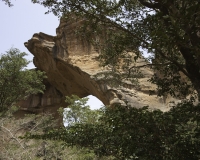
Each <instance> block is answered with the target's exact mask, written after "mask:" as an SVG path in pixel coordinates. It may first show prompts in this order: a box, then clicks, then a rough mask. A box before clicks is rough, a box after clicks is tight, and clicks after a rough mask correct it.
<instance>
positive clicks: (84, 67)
mask: <svg viewBox="0 0 200 160" xmlns="http://www.w3.org/2000/svg"><path fill="white" fill-rule="evenodd" d="M81 24H82V22H81V21H71V20H68V21H67V20H65V21H64V20H61V22H60V25H59V27H58V28H57V29H56V33H57V35H56V36H50V35H47V34H45V33H36V34H34V35H33V37H32V38H31V39H30V40H28V42H26V43H25V46H26V47H27V48H28V50H29V51H30V52H31V53H32V54H33V55H34V64H35V66H36V67H37V68H38V69H40V70H42V71H45V72H46V74H47V77H48V79H47V81H48V83H49V87H50V88H52V91H53V92H51V94H52V95H51V96H50V97H54V98H52V99H51V98H50V99H51V100H49V101H48V98H45V94H46V95H48V88H47V90H46V91H45V94H44V95H43V96H42V98H40V100H38V99H39V97H38V96H35V97H32V98H33V99H35V100H34V102H33V103H31V104H30V103H28V102H27V103H28V104H27V105H26V106H32V107H31V108H34V107H36V108H40V109H41V108H43V109H45V108H46V107H45V106H44V105H42V104H43V103H42V102H44V101H45V100H43V99H46V101H45V102H46V104H47V106H48V105H51V103H52V105H54V107H55V104H57V102H58V101H59V104H60V103H61V101H62V98H63V97H64V96H69V95H72V94H75V95H78V96H79V97H85V96H88V95H93V96H96V97H97V98H98V99H99V100H101V101H102V102H103V103H104V104H105V105H114V104H118V103H121V104H125V103H126V102H127V103H128V104H129V105H131V106H133V107H138V108H139V107H142V106H146V105H148V106H149V107H150V108H152V109H161V110H163V111H166V110H168V109H169V105H170V103H169V102H170V101H171V100H173V99H171V98H170V99H169V98H167V97H164V98H162V97H157V96H156V94H155V92H156V86H155V85H153V84H151V83H150V82H148V79H149V78H150V77H151V76H152V75H153V71H152V70H151V69H150V68H149V67H145V68H143V69H142V73H143V75H144V77H143V78H140V79H139V82H140V86H139V87H135V86H134V85H133V84H131V83H130V82H124V83H123V85H120V86H118V87H112V86H110V85H109V84H108V83H107V82H106V81H104V80H102V79H98V78H96V77H95V75H97V74H98V73H100V72H104V71H105V70H107V69H106V68H102V67H100V66H99V62H98V53H97V52H96V50H95V47H94V46H92V44H90V43H89V42H87V41H84V40H83V39H81V38H80V37H79V36H78V35H77V34H75V29H76V27H77V26H80V25H81ZM145 64H147V61H145V59H144V58H141V59H139V60H138V62H137V64H136V65H145ZM50 90H51V89H50ZM150 92H151V93H152V95H151V96H150V95H149V94H150ZM58 93H59V94H58ZM46 97H48V96H46ZM56 97H57V98H56ZM58 107H59V106H58ZM43 109H41V110H43Z"/></svg>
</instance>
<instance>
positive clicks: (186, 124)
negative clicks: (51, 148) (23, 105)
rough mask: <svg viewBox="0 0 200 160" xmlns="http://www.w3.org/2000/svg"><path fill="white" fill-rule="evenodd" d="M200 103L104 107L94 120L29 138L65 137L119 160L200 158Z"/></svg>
mask: <svg viewBox="0 0 200 160" xmlns="http://www.w3.org/2000/svg"><path fill="white" fill-rule="evenodd" d="M199 111H200V106H199V105H197V106H194V105H193V104H192V103H190V102H185V103H182V104H178V105H177V106H176V107H174V108H172V109H171V110H170V111H169V112H161V111H159V110H155V111H149V110H148V108H147V107H144V108H140V109H137V108H132V107H128V106H126V107H124V106H123V107H122V106H115V108H110V107H104V108H102V109H101V110H100V112H101V116H100V117H99V120H98V121H96V122H94V123H76V124H74V125H71V126H67V127H66V128H63V129H57V130H51V131H48V132H46V133H45V134H42V135H34V134H31V133H30V134H27V137H29V138H36V139H37V138H39V139H52V140H62V141H64V142H65V143H66V145H67V146H71V147H72V146H77V147H81V148H88V149H89V150H91V151H93V152H94V153H95V154H96V155H97V156H98V157H102V156H112V157H115V159H117V160H124V159H142V160H169V159H171V160H177V159H181V160H188V159H190V160H198V159H199V158H200V151H199V145H200V137H199V135H200V134H199V133H200V130H199V122H200V116H199Z"/></svg>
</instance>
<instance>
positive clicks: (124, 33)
mask: <svg viewBox="0 0 200 160" xmlns="http://www.w3.org/2000/svg"><path fill="white" fill-rule="evenodd" d="M33 2H34V3H40V4H41V5H43V6H45V7H47V8H48V9H49V10H48V12H53V13H54V14H55V15H57V16H63V17H70V18H71V17H73V16H74V15H75V16H76V17H78V18H77V19H80V18H82V19H86V21H85V24H84V25H83V28H85V29H84V38H85V39H91V38H93V40H94V42H95V41H96V39H95V38H94V35H95V37H104V38H103V39H104V40H103V41H101V38H100V41H98V44H99V46H100V48H103V49H102V50H101V52H100V58H101V59H102V60H103V61H104V62H105V64H106V65H107V64H109V65H112V66H114V67H115V66H118V65H117V64H118V63H119V62H120V61H119V58H124V57H126V56H127V55H128V54H129V52H130V51H132V52H134V53H135V54H136V56H134V55H133V56H131V57H130V58H128V59H129V60H130V61H132V60H133V59H137V57H139V56H141V54H143V55H144V54H145V52H144V51H147V52H148V53H149V54H148V55H149V60H150V61H151V62H152V64H151V66H153V68H154V69H155V70H156V72H157V74H155V76H154V77H153V78H152V79H151V81H152V82H153V83H156V84H158V91H159V92H158V93H159V95H162V94H165V93H169V94H171V95H172V96H175V97H184V96H186V95H187V94H190V93H191V92H192V89H193V88H194V89H195V90H196V91H197V93H198V95H200V72H199V70H200V67H199V66H200V59H199V52H200V46H199V43H200V34H199V26H200V15H199V10H200V4H199V0H193V1H191V0H174V1H172V0H159V1H158V0H134V1H133V0H119V1H115V0H112V1H104V0H99V1H96V0H85V1H82V0H68V1H52V0H38V1H35V0H34V1H33ZM48 12H47V13H48ZM85 26H86V27H85ZM88 26H89V27H88ZM88 28H90V29H88ZM86 33H88V34H86ZM91 35H92V36H93V37H92V36H91ZM141 49H143V51H141ZM141 52H142V53H141ZM125 66H126V67H127V68H126V69H127V73H129V74H128V76H130V73H131V72H134V69H135V67H134V66H132V64H131V63H126V65H125ZM115 71H117V70H115ZM184 78H186V80H184ZM188 79H189V80H190V81H188ZM161 82H162V83H161ZM198 97H199V96H198ZM199 98H200V97H199Z"/></svg>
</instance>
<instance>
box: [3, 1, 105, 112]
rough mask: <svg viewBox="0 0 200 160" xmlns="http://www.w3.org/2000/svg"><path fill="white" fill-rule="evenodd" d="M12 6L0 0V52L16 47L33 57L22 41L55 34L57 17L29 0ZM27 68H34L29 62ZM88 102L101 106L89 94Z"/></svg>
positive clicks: (92, 105) (28, 57)
mask: <svg viewBox="0 0 200 160" xmlns="http://www.w3.org/2000/svg"><path fill="white" fill-rule="evenodd" d="M12 3H13V4H14V6H13V7H8V6H7V5H5V4H4V3H3V2H2V1H0V15H1V17H0V22H1V23H0V54H1V53H5V51H7V50H9V49H10V48H11V47H14V48H18V49H19V50H20V51H21V52H26V53H27V54H28V56H27V59H28V60H31V61H32V59H33V56H32V55H31V53H30V52H29V51H28V50H27V49H26V47H25V46H24V42H26V41H28V40H29V39H31V37H32V36H33V34H34V33H39V32H44V33H46V34H49V35H53V36H54V35H56V28H57V27H58V25H59V20H58V17H55V16H54V15H53V14H47V15H45V14H44V13H45V12H46V11H47V9H46V8H44V7H43V6H41V5H38V4H33V3H31V0H23V1H22V0H17V1H16V0H15V1H14V0H12ZM28 68H34V65H33V63H31V64H30V65H29V66H28ZM89 98H90V99H89V101H88V104H89V105H90V106H91V108H92V109H96V108H99V107H101V106H102V105H103V104H102V102H101V101H99V100H98V99H97V98H95V97H94V96H89Z"/></svg>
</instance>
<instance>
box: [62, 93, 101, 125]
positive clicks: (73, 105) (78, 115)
mask: <svg viewBox="0 0 200 160" xmlns="http://www.w3.org/2000/svg"><path fill="white" fill-rule="evenodd" d="M87 101H88V98H79V97H78V96H76V95H72V96H70V97H69V96H66V101H65V102H67V103H68V106H67V108H64V109H63V108H60V111H59V112H60V113H61V114H63V117H64V118H63V121H64V123H65V124H66V125H68V126H71V125H74V124H76V123H94V122H96V121H97V120H98V118H99V116H100V112H99V111H98V110H91V109H90V106H89V105H87Z"/></svg>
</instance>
